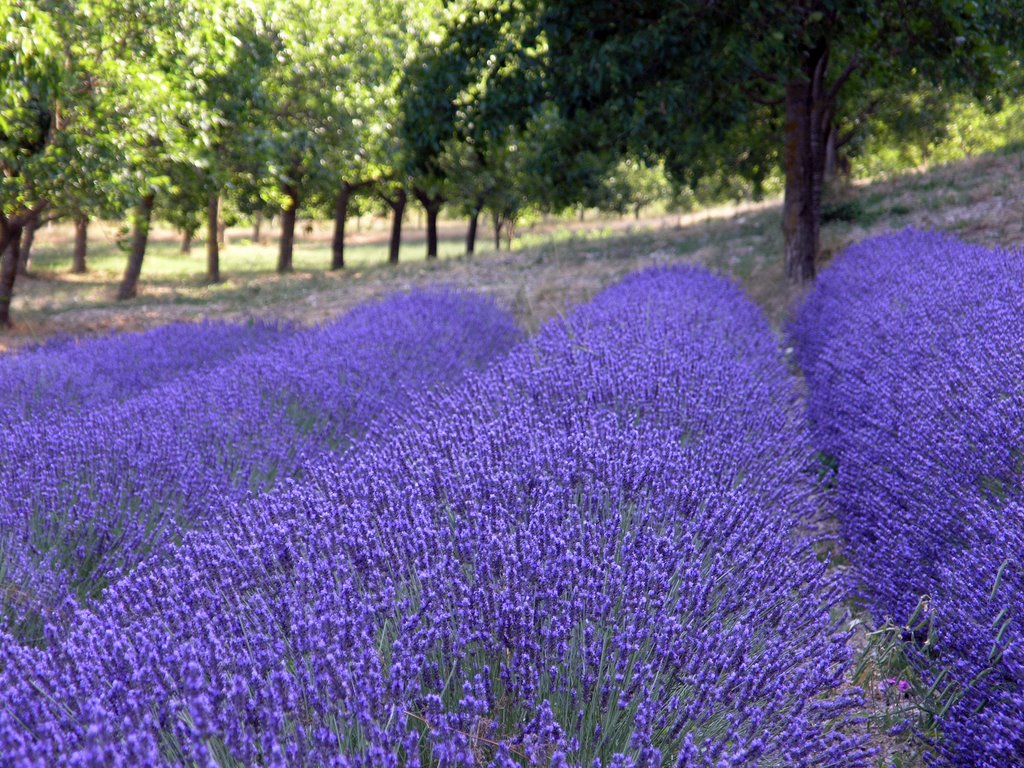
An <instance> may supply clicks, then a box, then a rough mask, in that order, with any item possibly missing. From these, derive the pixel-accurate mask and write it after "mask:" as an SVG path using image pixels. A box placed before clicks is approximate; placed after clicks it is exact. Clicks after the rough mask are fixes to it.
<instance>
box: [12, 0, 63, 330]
mask: <svg viewBox="0 0 1024 768" xmlns="http://www.w3.org/2000/svg"><path fill="white" fill-rule="evenodd" d="M61 59H62V49H61V45H60V29H59V19H55V18H54V15H53V14H51V13H49V12H48V10H47V9H46V8H45V7H44V6H42V5H41V4H39V3H35V2H32V1H31V0H25V1H24V2H19V1H18V0H14V1H13V2H12V0H0V92H2V93H3V94H4V99H3V100H2V102H0V173H2V176H3V182H4V183H3V184H0V325H2V326H7V325H10V304H11V299H12V298H13V294H14V282H15V278H16V275H17V271H18V259H19V256H20V253H21V240H22V233H23V232H24V229H25V227H26V226H27V225H29V223H30V222H32V221H33V220H35V219H37V217H38V216H39V214H40V213H41V212H42V210H43V209H44V208H45V207H46V206H47V205H48V200H49V195H50V193H51V192H52V191H53V190H54V189H55V187H54V186H53V184H54V182H55V181H57V177H59V175H60V174H59V170H57V167H56V157H55V156H56V155H57V154H58V153H57V151H56V149H55V145H56V140H55V137H56V136H57V135H58V133H59V131H60V121H61V116H60V115H59V114H58V112H57V109H56V105H57V103H58V99H59V97H60V95H61V94H62V93H64V92H66V90H67V89H68V87H69V85H70V84H69V82H68V81H69V80H70V78H69V77H68V76H67V74H66V72H65V68H64V67H63V66H62V63H61Z"/></svg>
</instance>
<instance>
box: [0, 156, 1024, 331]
mask: <svg viewBox="0 0 1024 768" xmlns="http://www.w3.org/2000/svg"><path fill="white" fill-rule="evenodd" d="M1022 171H1024V153H1020V152H1016V153H1006V154H996V155H987V156H983V157H978V158H974V159H971V160H967V161H964V162H960V163H956V164H951V165H948V166H944V167H939V168H932V169H927V170H922V171H918V172H914V173H910V174H907V175H905V176H901V177H898V178H894V179H891V180H886V181H877V182H873V183H870V184H858V185H850V186H847V187H845V188H841V189H835V190H832V191H831V192H830V195H829V202H828V203H827V205H826V212H827V214H828V221H827V222H826V224H825V226H824V229H823V233H822V262H823V263H827V262H828V260H829V259H830V258H831V257H832V256H833V255H834V254H835V253H837V252H839V251H840V250H841V249H842V248H844V247H845V246H846V245H849V244H850V243H852V242H855V241H857V240H860V239H862V238H864V237H867V236H869V235H873V234H877V233H880V232H883V231H886V230H891V229H899V228H902V227H906V226H916V227H922V228H940V229H945V230H948V231H951V232H953V233H955V234H957V235H959V236H960V237H963V238H965V239H967V240H971V241H975V242H980V243H985V244H990V245H991V244H1001V245H1016V244H1019V243H1021V241H1022V234H1024V172H1022ZM779 217H780V204H779V201H778V200H770V201H766V202H765V203H762V204H758V205H745V206H741V207H731V208H729V207H726V208H719V209H714V210H708V211H703V212H700V213H697V214H688V215H685V216H667V217H660V218H652V219H645V220H641V221H639V222H634V221H632V220H615V221H612V220H599V221H592V222H586V223H582V224H580V223H576V222H572V223H568V222H561V223H556V224H552V225H546V226H543V225H538V226H536V227H534V228H532V229H528V230H524V231H522V232H520V233H519V237H518V238H517V240H516V243H515V248H514V249H513V250H512V251H497V252H496V251H494V250H488V251H484V252H483V253H481V254H480V255H478V256H476V257H474V258H466V257H464V256H459V255H458V254H459V253H461V251H462V247H461V237H462V229H461V227H460V226H459V225H458V224H457V223H452V224H450V225H448V226H446V227H444V228H443V229H442V233H441V234H442V257H443V258H442V259H441V260H439V261H437V262H433V263H428V262H426V261H424V260H423V257H422V248H423V246H422V237H423V233H422V230H418V229H415V228H407V239H406V245H405V247H404V249H403V252H402V260H403V263H401V264H399V265H398V266H397V267H388V266H387V265H385V264H383V263H382V262H383V254H384V248H385V238H386V232H385V230H384V228H383V227H382V226H381V224H380V223H378V224H377V228H376V229H372V230H369V231H365V230H364V231H363V232H361V233H358V234H356V235H354V236H353V238H352V243H351V245H350V247H349V260H350V263H351V264H352V266H351V267H350V268H349V269H347V270H345V271H344V272H340V273H332V272H329V271H326V270H325V269H323V267H322V265H326V263H327V262H328V261H329V247H330V246H329V230H328V228H327V227H326V226H325V225H318V226H316V227H315V228H314V229H313V230H312V232H310V233H303V234H304V236H303V237H301V239H300V243H299V246H298V250H297V253H296V272H295V273H294V274H292V275H289V276H285V277H280V276H278V275H276V274H274V273H273V271H272V269H273V265H274V263H275V256H274V254H275V247H274V245H273V244H266V245H255V244H252V243H250V242H249V241H247V240H244V239H243V238H244V237H246V236H248V234H249V233H248V231H244V232H243V231H241V230H239V231H238V232H232V233H231V234H230V239H231V240H232V241H233V242H232V243H231V244H230V245H229V246H228V248H227V249H226V250H225V252H224V256H223V262H222V270H223V272H224V274H225V275H226V280H225V281H224V282H223V283H221V284H219V285H215V286H212V285H207V284H205V283H204V281H203V280H202V277H201V275H202V269H203V258H204V254H203V244H202V242H201V241H197V242H196V245H195V248H194V250H193V252H192V255H191V256H188V257H185V256H181V255H179V254H177V244H176V242H175V238H174V235H173V233H171V232H159V231H158V232H156V233H155V237H154V243H153V247H152V249H151V253H150V254H148V255H147V263H146V265H145V267H144V269H143V277H142V284H141V286H140V289H141V290H140V296H139V298H138V299H135V300H133V301H130V302H124V303H118V302H115V301H114V299H113V292H114V286H115V285H116V282H117V280H118V278H119V271H120V269H121V264H122V262H123V259H124V255H123V253H121V252H120V251H119V250H118V249H117V247H116V246H115V245H114V241H115V233H114V231H113V230H112V229H110V228H108V229H107V231H105V232H94V233H93V234H94V235H96V236H97V237H96V239H95V242H94V243H93V244H92V245H91V248H92V265H93V271H92V272H90V273H89V274H87V275H83V276H75V275H70V274H68V272H67V266H66V265H67V261H68V260H69V258H70V231H69V230H68V229H67V228H64V227H55V228H54V229H52V230H50V231H45V232H43V233H42V234H41V237H40V241H39V249H38V256H37V259H36V264H35V265H34V267H33V269H34V271H35V274H34V276H33V277H31V278H21V279H19V282H18V285H17V286H16V293H17V295H16V298H15V302H14V305H13V313H14V317H15V323H16V325H15V327H14V328H13V329H12V330H11V331H8V332H6V334H5V335H4V336H3V337H2V338H0V347H6V346H14V345H18V344H21V343H24V342H26V341H30V340H38V339H41V338H45V337H48V336H51V335H54V334H74V335H88V334H95V333H102V332H107V331H110V330H123V329H141V328H148V327H152V326H155V325H160V324H163V323H167V322H171V321H175V320H195V319H199V318H205V317H216V318H229V319H241V318H246V317H253V316H258V317H266V318H281V319H288V320H293V321H297V322H300V323H316V322H320V321H323V320H326V319H329V318H331V317H334V316H336V315H338V314H339V313H341V312H344V311H345V310H347V309H349V308H351V307H353V306H354V305H356V304H358V303H359V302H362V301H365V300H366V299H369V298H373V297H375V296H379V295H382V294H385V293H388V292H390V291H395V290H407V289H410V288H413V287H416V286H423V285H435V284H446V285H457V286H461V287H466V288H473V289H476V290H480V291H484V292H485V293H488V294H491V295H493V296H495V297H496V298H497V299H498V300H499V301H500V302H502V303H503V304H505V305H506V306H508V307H511V308H512V309H513V310H514V311H515V313H516V315H517V317H518V318H519V320H520V321H521V322H522V324H523V325H524V326H525V327H526V328H528V329H532V328H535V327H536V326H537V325H538V324H539V323H541V322H542V321H543V320H545V319H546V318H548V317H551V316H552V315H555V314H558V313H560V312H563V311H564V310H565V309H566V308H567V307H569V306H571V305H573V304H575V303H578V302H580V301H584V300H586V299H587V298H589V297H590V296H591V295H593V294H594V293H595V292H597V291H598V290H600V289H601V288H603V287H604V286H606V285H608V284H610V283H612V282H614V281H615V280H617V279H618V278H619V277H621V276H622V275H624V274H626V273H628V272H631V271H634V270H636V269H640V268H643V267H646V266H649V265H654V264H670V263H695V264H703V265H706V266H709V267H710V268H712V269H714V270H717V271H720V272H724V273H729V274H733V275H735V276H736V277H737V279H739V280H740V281H741V282H742V283H743V285H744V287H745V288H746V290H747V291H748V293H749V294H750V295H751V297H752V298H753V299H754V300H755V301H757V302H758V303H759V304H761V306H762V307H764V309H765V311H766V313H767V314H768V316H769V317H770V318H771V320H772V321H773V323H775V324H776V325H778V324H779V323H780V322H781V321H782V320H783V319H784V317H785V315H786V313H787V311H788V308H789V307H790V306H791V305H792V302H793V301H794V300H795V299H796V298H797V297H798V295H799V289H796V288H793V287H791V286H789V285H787V283H786V281H785V279H784V276H783V268H782V237H781V232H780V225H779ZM94 229H98V228H94ZM482 230H483V228H482ZM481 234H483V231H482V233H481Z"/></svg>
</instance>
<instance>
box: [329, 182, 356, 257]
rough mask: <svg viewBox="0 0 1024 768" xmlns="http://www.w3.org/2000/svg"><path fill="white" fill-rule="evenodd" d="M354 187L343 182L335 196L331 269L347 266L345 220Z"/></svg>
mask: <svg viewBox="0 0 1024 768" xmlns="http://www.w3.org/2000/svg"><path fill="white" fill-rule="evenodd" d="M351 197H352V187H351V186H350V185H349V184H342V185H341V189H339V190H338V196H337V197H336V198H334V239H333V240H332V241H331V269H344V268H345V221H346V220H347V219H348V201H349V199H350V198H351Z"/></svg>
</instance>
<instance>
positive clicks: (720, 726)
mask: <svg viewBox="0 0 1024 768" xmlns="http://www.w3.org/2000/svg"><path fill="white" fill-rule="evenodd" d="M809 450H810V449H809V442H808V439H807V434H806V431H805V427H804V424H803V422H802V420H801V417H800V416H799V414H798V408H797V403H796V401H795V393H794V390H793V385H792V382H791V380H790V379H789V378H788V376H787V374H786V371H785V370H784V368H783V366H782V365H781V363H780V360H779V356H778V354H777V349H776V345H775V341H774V338H773V336H772V333H771V331H770V329H769V327H768V325H767V323H766V322H765V320H764V318H763V317H762V316H761V314H760V313H759V312H758V310H756V308H754V307H753V306H752V305H751V303H750V302H749V301H747V300H746V299H745V298H744V297H743V295H742V293H741V292H740V291H739V289H738V288H736V287H735V286H734V285H732V284H731V283H729V282H727V281H725V280H723V279H721V278H717V277H713V276H711V275H709V274H706V273H703V272H699V271H696V270H690V269H673V270H658V271H651V272H647V273H642V274H640V275H638V276H635V277H633V278H630V279H628V280H626V281H625V282H624V283H622V284H620V285H619V286H618V287H615V288H613V289H611V290H608V291H606V292H605V293H603V294H602V295H601V296H599V297H598V298H597V299H596V300H595V301H594V302H593V303H592V304H591V305H588V306H586V307H583V308H581V309H579V310H578V311H576V312H575V313H574V314H572V315H571V316H570V317H569V318H568V319H567V320H565V321H558V322H553V323H551V324H549V325H547V326H546V327H545V328H544V329H542V330H541V332H540V333H539V335H538V336H537V337H536V338H535V339H533V340H531V341H530V342H527V343H524V344H523V345H522V346H520V347H519V348H517V349H516V350H514V351H513V352H512V353H511V355H510V356H509V357H507V358H506V359H505V360H504V361H503V362H502V363H501V364H499V365H496V366H494V367H492V368H490V369H488V370H487V371H485V372H483V373H480V374H476V375H473V376H471V377H470V378H469V379H468V380H467V381H465V382H464V383H463V384H462V385H461V386H459V387H457V388H454V389H452V390H451V391H449V392H448V393H446V394H444V395H442V396H435V397H425V398H421V399H418V400H417V401H416V403H415V404H414V405H413V407H412V408H411V410H410V415H409V416H408V418H406V419H404V420H402V422H400V423H396V424H392V425H391V428H390V430H389V431H388V433H387V434H385V433H383V432H380V431H379V430H372V433H371V435H369V436H368V437H367V438H366V439H364V440H363V441H362V442H361V443H360V445H359V446H358V450H352V451H350V452H348V453H347V454H344V455H343V456H342V457H341V458H340V459H332V460H327V461H323V462H320V463H318V464H316V465H315V466H314V467H312V468H311V469H310V470H309V471H308V473H307V475H306V477H305V478H304V480H303V481H302V482H296V483H291V484H289V485H288V486H287V487H282V488H279V489H276V490H275V491H274V492H273V493H271V494H267V495H264V496H262V497H260V498H259V499H253V500H249V501H247V502H244V503H233V504H231V505H230V507H229V509H228V510H226V511H225V514H224V515H223V516H222V517H221V518H220V519H219V520H218V521H216V525H212V524H211V525H210V526H207V527H206V528H204V529H203V530H195V531H192V532H191V533H190V534H189V535H188V536H186V538H185V542H184V544H183V545H182V546H181V547H180V548H179V549H178V550H176V551H175V553H174V555H173V556H172V557H171V558H170V559H169V560H167V561H162V562H150V563H147V564H146V565H144V566H143V567H142V568H140V569H139V570H138V571H136V572H135V573H134V574H133V575H132V576H131V577H129V578H128V579H126V580H123V581H121V582H119V583H118V584H116V585H115V586H113V587H111V588H110V590H109V592H108V595H107V599H106V600H105V601H104V602H103V603H102V604H101V605H100V606H98V607H97V609H96V611H95V612H90V613H83V614H81V615H79V616H78V617H77V619H76V620H75V622H74V626H75V628H74V631H73V632H72V633H71V634H70V636H69V637H67V638H66V639H65V640H63V641H62V642H60V643H57V644H54V646H53V647H52V648H51V649H49V650H48V651H38V650H29V649H24V648H18V647H16V646H8V649H9V650H8V651H7V653H6V654H5V655H4V656H3V657H0V685H2V686H3V689H4V691H5V693H6V702H7V704H6V706H4V707H0V752H2V753H3V754H6V755H10V756H11V761H12V762H13V763H14V764H17V765H46V764H55V763H62V762H66V763H68V764H76V765H105V766H107V765H109V766H115V765H157V764H174V765H221V766H238V765H274V766H281V765H290V766H314V765H315V766H320V765H324V766H375V767H380V766H399V765H402V766H406V765H407V766H416V765H437V766H470V765H480V766H483V765H490V766H503V767H511V766H515V765H545V766H570V765H571V766H587V768H591V766H617V767H619V768H625V767H626V766H657V765H665V766H671V765H676V766H680V767H682V766H720V765H737V766H739V765H789V766H811V765H832V766H847V765H866V764H868V762H869V756H868V754H867V752H866V750H865V748H864V746H863V744H862V742H861V741H860V740H859V738H858V737H856V736H852V735H850V732H849V728H848V725H849V724H850V723H849V720H850V715H851V712H852V711H853V708H854V707H856V705H857V703H858V695H857V694H856V692H851V691H847V690H845V687H844V685H843V680H844V672H845V670H846V669H847V666H848V650H847V647H846V643H845V636H844V635H843V634H841V633H840V632H838V631H837V626H836V624H835V623H834V619H833V618H830V613H832V612H834V611H835V609H836V605H837V601H838V600H839V598H840V597H841V594H840V593H839V592H838V591H837V589H836V586H835V585H834V584H832V583H831V582H830V581H829V579H828V577H827V575H826V573H825V567H824V565H823V564H822V563H819V562H818V561H817V559H816V558H815V557H814V556H813V554H812V553H811V552H810V551H809V547H808V546H807V545H806V543H804V542H803V541H802V539H801V537H800V535H799V528H800V526H801V525H802V524H803V523H804V522H805V521H807V520H809V519H810V518H812V517H813V515H814V509H815V507H816V504H815V503H814V500H813V498H812V495H811V493H810V490H809V489H808V488H807V485H806V476H805V472H806V470H807V467H806V462H807V456H809Z"/></svg>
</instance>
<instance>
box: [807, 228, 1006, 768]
mask: <svg viewBox="0 0 1024 768" xmlns="http://www.w3.org/2000/svg"><path fill="white" fill-rule="evenodd" d="M1022 286H1024V255H1022V254H1021V252H1020V251H1006V250H990V249H986V248H982V247H978V246H972V245H967V244H965V243H962V242H960V241H958V240H956V239H954V238H952V237H948V236H945V235H941V234H938V233H926V232H918V231H914V230H907V231H905V232H902V233H900V234H895V235H890V236H885V237H880V238H876V239H873V240H869V241H866V242H864V243H862V244H860V245H857V246H854V247H852V248H850V249H849V250H848V251H847V252H846V253H845V254H844V255H843V256H842V257H841V258H839V259H837V260H836V262H835V264H834V265H833V266H831V267H830V268H829V269H828V270H826V271H825V272H824V273H823V274H822V275H821V278H820V280H819V282H818V285H817V287H816V288H815V290H814V292H813V293H812V294H811V295H810V296H809V298H808V300H807V302H806V304H805V305H804V306H803V308H802V309H801V311H800V313H799V315H798V317H797V318H796V321H795V323H794V325H793V327H792V336H793V338H794V340H795V344H796V351H797V357H798V359H799V362H800V364H801V366H802V367H803V369H804V371H805V373H806V375H807V380H808V386H809V391H810V397H809V405H810V413H811V418H812V421H813V423H814V425H815V427H816V430H817V434H818V436H819V442H820V444H821V446H822V447H823V449H824V450H825V451H827V452H828V453H829V454H830V455H831V456H833V457H834V458H835V460H836V461H837V462H838V475H837V478H836V482H837V491H836V495H835V499H836V503H837V505H838V513H839V518H840V521H841V524H842V529H843V533H844V534H845V537H846V540H847V542H848V543H849V551H850V556H851V558H852V560H853V563H854V565H855V566H856V567H857V569H858V572H859V574H860V577H861V582H862V592H863V596H864V598H865V600H866V602H867V605H868V607H869V608H870V610H871V611H872V613H873V614H874V617H875V619H876V621H877V622H879V623H882V622H884V621H885V620H886V619H891V620H892V621H894V622H895V623H896V624H898V625H906V624H909V623H911V622H910V617H911V616H912V615H914V613H915V611H916V610H917V609H918V607H919V603H920V605H921V608H922V610H921V611H918V620H916V621H915V622H914V623H915V624H918V625H919V626H917V627H916V628H914V627H910V628H908V631H907V632H906V633H905V639H906V640H907V648H908V653H909V654H910V657H911V659H912V660H913V662H914V664H915V665H916V666H917V668H918V669H919V670H920V671H921V674H922V675H923V676H924V680H925V682H926V684H928V685H931V684H935V686H936V689H945V687H946V686H947V685H948V684H949V683H953V684H954V685H953V687H952V688H951V689H950V694H951V695H950V696H949V697H947V701H946V704H945V705H944V706H948V707H949V708H948V710H947V711H945V712H941V711H940V712H938V713H937V714H938V715H939V723H940V725H941V728H942V735H943V738H942V740H941V741H940V743H938V744H936V745H935V746H934V749H933V750H932V752H933V756H934V757H935V759H936V760H938V761H944V762H948V763H950V764H953V765H957V766H960V765H980V766H1008V765H1021V764H1024V619H1022V616H1021V607H1022V606H1024V571H1022V566H1024V562H1022V559H1021V558H1022V553H1024V491H1022V482H1021V481H1022V477H1024V291H1022V289H1021V288H1022ZM922 600H923V603H922V602H921V601H922Z"/></svg>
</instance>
